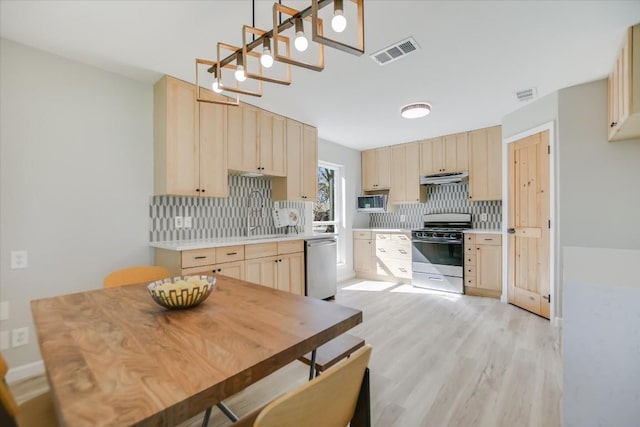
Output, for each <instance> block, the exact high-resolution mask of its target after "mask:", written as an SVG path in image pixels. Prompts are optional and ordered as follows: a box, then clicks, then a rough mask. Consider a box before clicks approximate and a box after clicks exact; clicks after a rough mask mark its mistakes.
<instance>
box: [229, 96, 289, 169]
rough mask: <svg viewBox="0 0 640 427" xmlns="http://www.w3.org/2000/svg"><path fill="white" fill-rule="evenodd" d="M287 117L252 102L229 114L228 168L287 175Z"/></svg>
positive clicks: (231, 108) (230, 110) (234, 108)
mask: <svg viewBox="0 0 640 427" xmlns="http://www.w3.org/2000/svg"><path fill="white" fill-rule="evenodd" d="M284 121H285V119H284V117H281V116H278V115H276V114H273V113H270V112H268V111H264V110H262V109H260V108H257V107H254V106H252V105H248V104H240V105H239V106H238V107H229V108H228V113H227V141H228V153H229V154H228V168H229V170H231V171H234V172H256V173H262V174H265V175H271V176H285V175H286V164H285V160H284V159H285V149H286V143H285V141H286V139H285V126H284Z"/></svg>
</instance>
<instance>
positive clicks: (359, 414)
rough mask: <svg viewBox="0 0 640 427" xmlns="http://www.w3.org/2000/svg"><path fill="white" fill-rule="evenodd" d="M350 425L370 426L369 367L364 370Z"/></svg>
mask: <svg viewBox="0 0 640 427" xmlns="http://www.w3.org/2000/svg"><path fill="white" fill-rule="evenodd" d="M349 425H350V426H351V427H371V393H370V389H369V368H366V369H365V370H364V376H363V377H362V386H360V393H359V394H358V402H357V403H356V410H355V412H354V414H353V418H352V419H351V424H349Z"/></svg>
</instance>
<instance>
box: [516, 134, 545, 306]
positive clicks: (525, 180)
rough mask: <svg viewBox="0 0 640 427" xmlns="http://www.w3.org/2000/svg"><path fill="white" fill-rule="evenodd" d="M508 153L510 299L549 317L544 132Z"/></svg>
mask: <svg viewBox="0 0 640 427" xmlns="http://www.w3.org/2000/svg"><path fill="white" fill-rule="evenodd" d="M508 151H509V164H508V167H509V175H508V189H509V224H508V226H509V233H510V234H509V235H508V248H509V249H508V250H509V267H508V268H509V271H508V284H509V289H508V294H509V302H510V303H511V304H514V305H517V306H519V307H522V308H524V309H526V310H529V311H531V312H533V313H536V314H539V315H541V316H544V317H546V318H549V315H550V301H549V299H550V283H549V228H550V207H549V131H544V132H541V133H537V134H535V135H532V136H528V137H526V138H523V139H520V140H518V141H515V142H512V143H510V144H509V150H508Z"/></svg>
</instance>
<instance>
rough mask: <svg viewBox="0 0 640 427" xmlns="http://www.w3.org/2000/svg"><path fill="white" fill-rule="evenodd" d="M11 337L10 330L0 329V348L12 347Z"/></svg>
mask: <svg viewBox="0 0 640 427" xmlns="http://www.w3.org/2000/svg"><path fill="white" fill-rule="evenodd" d="M10 344H11V342H10V339H9V331H0V350H8V349H9V348H11V345H10Z"/></svg>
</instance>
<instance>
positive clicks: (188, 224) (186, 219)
mask: <svg viewBox="0 0 640 427" xmlns="http://www.w3.org/2000/svg"><path fill="white" fill-rule="evenodd" d="M191 226H192V224H191V217H190V216H185V217H184V228H191Z"/></svg>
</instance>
